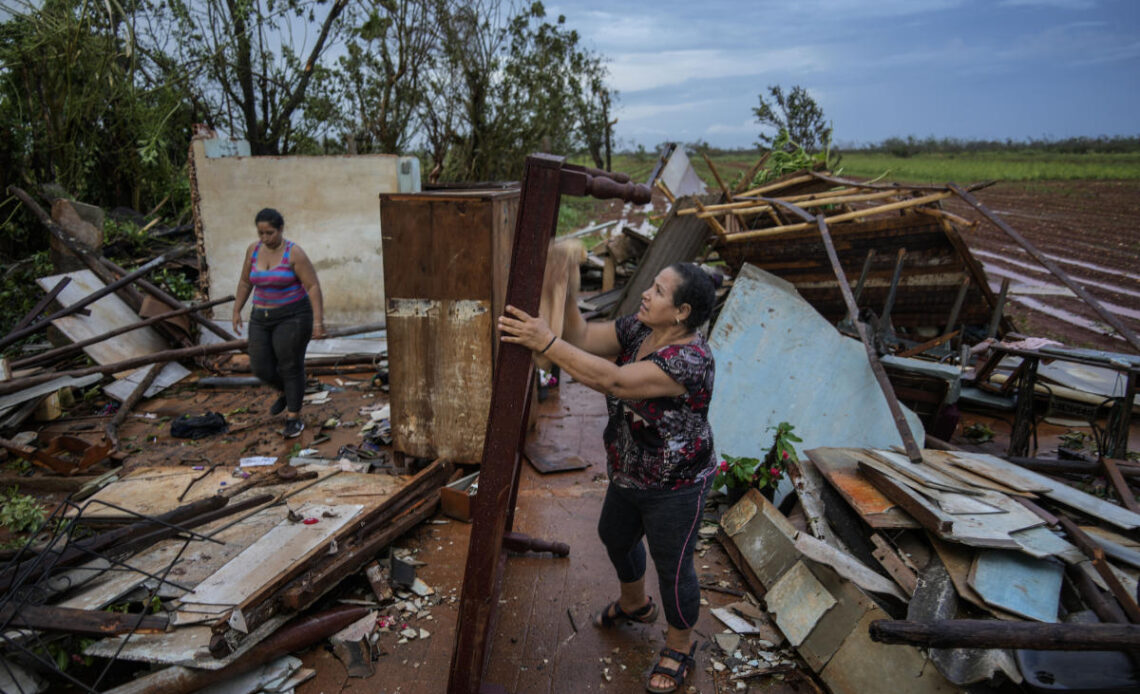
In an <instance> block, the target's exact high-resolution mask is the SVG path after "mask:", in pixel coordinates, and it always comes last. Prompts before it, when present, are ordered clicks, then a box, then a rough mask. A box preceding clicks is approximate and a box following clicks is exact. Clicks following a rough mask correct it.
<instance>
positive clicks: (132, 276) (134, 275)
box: [0, 246, 190, 349]
mask: <svg viewBox="0 0 1140 694" xmlns="http://www.w3.org/2000/svg"><path fill="white" fill-rule="evenodd" d="M189 252H190V247H189V246H183V247H181V248H176V249H174V250H172V251H170V252H169V253H164V254H163V255H160V256H158V257H157V258H155V259H153V260H151V261H150V262H148V263H146V264H145V265H143V266H142V267H140V268H139V269H138V270H135V271H134V272H131V273H127V274H124V275H123V276H122V277H121V278H119V279H118V280H116V281H114V282H112V283H111V284H108V285H105V286H103V287H102V288H100V289H97V290H95V291H94V292H91V293H90V294H88V295H87V296H85V297H83V298H82V299H80V300H79V301H76V302H75V303H74V304H71V305H70V306H68V307H67V308H64V309H61V310H59V311H56V312H55V313H53V314H51V315H50V316H48V317H46V318H44V319H43V320H41V321H40V322H38V323H36V324H34V325H29V326H28V327H26V328H24V329H22V330H13V331H12V332H10V333H8V334H7V335H5V336H4V337H3V338H0V349H3V348H4V347H7V346H8V345H10V344H12V343H13V342H15V341H16V340H20V339H22V338H25V337H27V336H28V335H32V334H35V333H37V332H39V331H41V330H44V329H46V328H47V327H48V326H49V325H51V322H52V321H54V320H56V319H58V318H64V317H66V316H70V315H72V314H74V313H78V312H79V310H80V309H82V308H83V307H84V306H88V305H90V304H93V303H95V302H96V301H98V300H99V299H102V298H103V297H105V296H107V295H108V294H112V293H114V292H115V291H116V290H118V289H121V288H122V287H125V286H127V285H128V284H130V283H131V282H134V281H136V280H138V279H140V278H141V277H142V276H143V275H146V274H147V273H149V272H151V271H153V270H155V269H157V268H159V267H161V266H163V265H165V264H166V263H168V262H170V261H171V260H174V259H176V258H180V257H182V256H184V255H186V254H187V253H189Z"/></svg>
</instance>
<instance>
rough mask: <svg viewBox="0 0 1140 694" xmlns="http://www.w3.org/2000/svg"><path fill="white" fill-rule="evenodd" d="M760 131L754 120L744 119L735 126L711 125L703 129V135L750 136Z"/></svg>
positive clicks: (727, 124)
mask: <svg viewBox="0 0 1140 694" xmlns="http://www.w3.org/2000/svg"><path fill="white" fill-rule="evenodd" d="M759 131H760V126H759V125H757V123H756V121H755V120H751V119H746V120H743V121H741V122H740V123H738V124H736V125H732V124H729V123H713V124H712V125H710V126H709V127H707V128H705V133H706V134H708V135H741V134H750V133H755V132H759Z"/></svg>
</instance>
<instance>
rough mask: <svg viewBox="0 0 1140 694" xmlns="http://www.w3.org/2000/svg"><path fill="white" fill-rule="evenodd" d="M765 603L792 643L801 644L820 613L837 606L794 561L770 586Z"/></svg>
mask: <svg viewBox="0 0 1140 694" xmlns="http://www.w3.org/2000/svg"><path fill="white" fill-rule="evenodd" d="M764 602H765V603H766V604H767V606H768V612H770V613H771V614H772V615H773V616H774V617H775V619H776V626H778V627H780V631H782V632H784V636H787V637H788V641H789V642H791V644H792V645H793V646H799V645H800V644H801V643H803V642H804V641H805V640H806V639H807V637H808V636H809V635H810V634H811V632H812V630H813V629H815V625H816V624H817V623H818V622H819V620H820V619H822V618H823V615H825V614H826V613H827V611H828V610H830V609H831V608H833V607H835V605H836V600H835V597H834V596H833V595H832V594H831V593H829V592H828V591H827V589H826V588H824V587H823V584H822V583H820V582H819V581H818V580H817V579H816V577H815V576H813V575H812V573H811V571H810V570H809V569H808V568H807V566H806V565H805V564H804V563H803V562H802V561H797V562H796V563H795V564H794V565H793V566H792V568H790V569H788V570H787V572H785V573H784V575H783V576H781V577H780V579H779V580H778V581H776V583H775V584H773V585H772V587H771V588H770V589H769V590H768V593H767V595H765V596H764Z"/></svg>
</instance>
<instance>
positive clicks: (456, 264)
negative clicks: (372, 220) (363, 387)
mask: <svg viewBox="0 0 1140 694" xmlns="http://www.w3.org/2000/svg"><path fill="white" fill-rule="evenodd" d="M518 206H519V191H518V189H510V190H448V191H432V192H425V193H414V194H397V193H391V194H384V195H381V196H380V235H381V239H382V243H383V255H384V295H385V296H386V297H387V307H386V312H387V324H388V369H389V391H390V396H391V405H392V415H391V423H392V439H393V445H394V447H395V449H396V450H397V451H400V452H402V453H405V454H407V455H411V456H415V457H417V458H437V457H442V458H447V459H449V460H453V461H456V462H472V463H477V462H479V461H480V460H481V459H482V456H483V437H484V434H485V433H486V431H485V430H486V427H487V414H488V410H489V408H490V404H491V387H492V378H491V376H492V367H493V365H494V361H495V360H494V357H495V353H496V351H497V334H496V330H495V324H496V318H497V317H498V316H499V315H500V314H501V313H502V311H503V302H504V301H505V297H506V293H507V277H508V272H509V270H510V262H511V246H512V241H513V238H514V230H515V216H516V214H517V212H518Z"/></svg>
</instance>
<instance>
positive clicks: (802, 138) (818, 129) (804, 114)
mask: <svg viewBox="0 0 1140 694" xmlns="http://www.w3.org/2000/svg"><path fill="white" fill-rule="evenodd" d="M768 96H769V99H770V100H769V99H765V98H764V95H763V94H760V95H759V98H760V105H759V106H758V107H756V108H754V109H752V114H753V115H754V116H756V122H757V123H759V124H760V125H761V126H767V127H769V128H772V129H774V130H775V132H774V133H768V132H761V133H760V141H759V142H757V143H756V145H757V146H758V147H763V148H767V149H770V148H772V146H773V144H774V143H775V141H776V139H777V138H778V137H779V136H780V132H781V131H787V133H788V137H790V138H791V142H790V143H787V145H786V146H787V147H790V148H794V147H795V146H796V145H799V146H800V147H803V148H804V149H805V150H806V151H808V152H812V153H814V152H818V151H820V149H822V148H824V147H826V146H827V145H828V143H829V142H830V140H831V126H830V125H828V123H827V121H826V120H825V119H824V117H823V109H822V108H820V107H819V104H817V103H816V102H815V99H813V98H812V96H811V94H808V91H807V90H806V89H804V88H803V87H801V86H799V85H796V86H793V87H792V90H791V91H790V92H788V94H787V95H785V94H784V90H783V89H782V88H781V87H780V86H779V85H777V84H773V85H769V86H768ZM789 151H791V150H789Z"/></svg>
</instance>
